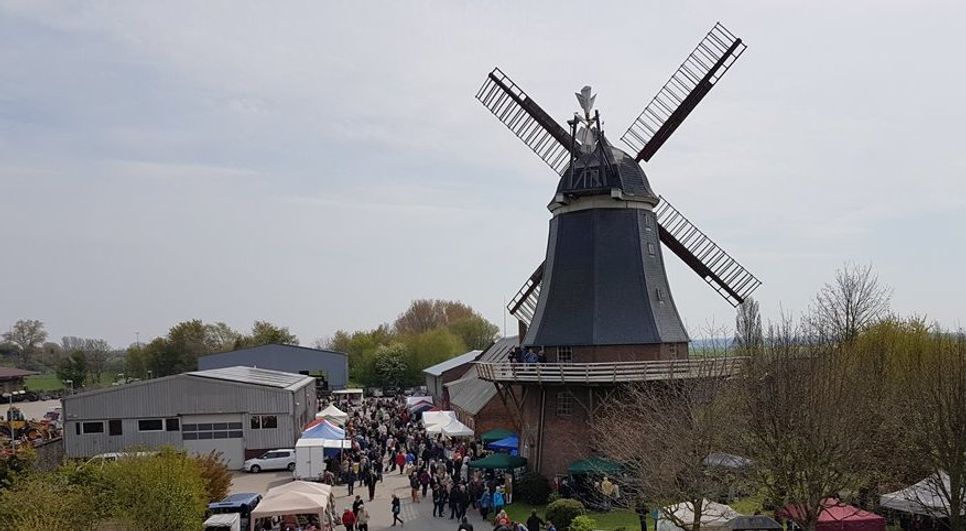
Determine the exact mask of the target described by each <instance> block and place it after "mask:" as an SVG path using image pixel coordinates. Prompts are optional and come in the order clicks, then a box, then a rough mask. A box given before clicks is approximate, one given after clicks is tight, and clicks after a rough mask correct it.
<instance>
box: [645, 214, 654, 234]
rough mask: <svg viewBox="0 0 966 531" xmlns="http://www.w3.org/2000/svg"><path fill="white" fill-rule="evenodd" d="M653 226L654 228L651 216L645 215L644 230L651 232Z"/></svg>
mask: <svg viewBox="0 0 966 531" xmlns="http://www.w3.org/2000/svg"><path fill="white" fill-rule="evenodd" d="M653 226H654V220H652V219H651V216H648V215H647V214H644V229H645V230H647V231H648V232H650V231H651V227H653Z"/></svg>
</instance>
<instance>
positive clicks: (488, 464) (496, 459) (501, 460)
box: [469, 454, 527, 470]
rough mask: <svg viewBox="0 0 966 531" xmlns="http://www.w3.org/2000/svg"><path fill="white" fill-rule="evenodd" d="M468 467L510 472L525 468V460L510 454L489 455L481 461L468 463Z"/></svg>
mask: <svg viewBox="0 0 966 531" xmlns="http://www.w3.org/2000/svg"><path fill="white" fill-rule="evenodd" d="M469 466H470V468H485V469H486V470H510V469H512V468H519V467H522V466H527V460H526V459H525V458H523V457H519V456H516V455H510V454H490V455H488V456H486V457H484V458H483V459H477V460H476V461H470V465H469Z"/></svg>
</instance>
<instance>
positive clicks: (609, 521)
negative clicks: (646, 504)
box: [506, 502, 654, 531]
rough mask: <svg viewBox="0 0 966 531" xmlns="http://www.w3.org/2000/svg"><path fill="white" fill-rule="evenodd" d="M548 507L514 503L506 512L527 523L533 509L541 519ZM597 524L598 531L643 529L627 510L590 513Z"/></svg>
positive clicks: (651, 527)
mask: <svg viewBox="0 0 966 531" xmlns="http://www.w3.org/2000/svg"><path fill="white" fill-rule="evenodd" d="M546 508H547V506H546V505H537V506H534V505H527V504H526V503H523V502H514V503H512V504H510V505H508V506H507V508H506V512H507V514H508V515H510V518H512V519H513V520H514V521H516V522H525V521H526V520H527V518H529V516H530V511H532V510H533V509H536V510H537V514H538V515H540V518H544V516H545V514H544V511H545V510H546ZM587 516H590V517H591V518H593V519H594V522H596V523H597V529H604V530H606V531H614V530H615V529H618V528H621V527H623V528H625V529H626V530H627V531H639V530H640V528H641V523H640V520H638V519H637V515H636V514H634V513H633V512H632V511H627V510H613V511H610V512H607V513H594V512H591V513H588V514H587ZM647 528H648V529H650V530H652V531H653V529H654V522H652V521H651V520H650V519H648V523H647Z"/></svg>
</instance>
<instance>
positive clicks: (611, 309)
mask: <svg viewBox="0 0 966 531" xmlns="http://www.w3.org/2000/svg"><path fill="white" fill-rule="evenodd" d="M745 48H746V46H745V44H744V43H743V42H742V40H741V39H739V38H737V37H735V36H734V35H733V34H732V33H731V32H729V31H728V30H727V29H726V28H725V27H724V26H722V25H721V24H720V23H718V24H715V26H714V27H713V28H712V29H711V31H709V32H708V33H707V35H705V37H704V38H703V39H702V40H701V41H700V42H699V43H698V45H697V46H696V47H695V48H694V50H693V51H692V52H691V53H690V54H689V55H688V56H687V58H686V59H685V60H684V62H683V63H681V65H680V66H679V67H678V69H677V70H676V71H675V72H674V74H672V75H671V77H670V79H668V81H667V82H666V83H665V84H664V86H663V87H661V89H660V90H659V91H658V92H657V94H656V95H655V96H654V97H653V98H652V99H651V101H650V102H649V103H648V104H647V106H646V107H645V108H644V110H643V111H642V112H641V113H640V115H638V116H637V118H635V119H634V121H633V122H632V123H631V125H630V126H629V127H628V129H627V131H626V132H625V133H624V134H623V136H622V137H621V140H622V141H623V143H624V144H625V145H626V146H627V147H628V148H629V151H628V152H625V151H623V150H621V149H618V148H616V147H614V146H613V145H611V143H610V142H609V140H608V139H607V137H606V135H605V134H604V130H603V128H602V126H601V121H600V114H599V111H596V110H594V99H595V96H594V94H593V93H592V90H591V88H590V87H584V88H583V89H582V90H581V91H580V92H578V93H577V99H578V102H579V104H580V107H581V111H582V113H575V115H574V119H572V120H570V121H568V122H567V125H568V126H569V128H565V127H563V126H562V125H560V124H559V123H557V122H556V121H554V119H553V118H551V117H550V115H549V114H547V113H546V112H545V111H544V110H543V109H542V108H541V107H540V106H539V105H538V104H537V103H536V102H535V101H534V100H533V99H532V98H531V97H530V96H529V95H528V94H527V93H526V92H524V91H523V90H522V89H521V88H520V87H519V86H517V85H516V84H515V83H514V82H513V81H512V80H511V79H510V78H509V77H508V76H507V75H506V74H504V73H503V72H502V71H501V70H500V69H499V68H496V69H494V70H493V71H492V72H490V73H489V75H488V76H487V78H486V81H485V82H484V84H483V86H482V88H481V89H480V90H479V92H478V93H477V95H476V98H477V99H478V100H479V101H480V102H481V103H483V105H484V106H485V107H486V108H487V109H488V110H489V111H491V112H492V113H493V114H494V115H495V116H496V117H497V118H498V119H499V120H500V121H501V122H502V123H503V124H504V125H506V126H507V127H508V128H509V129H510V131H511V132H513V133H514V134H515V135H516V136H517V137H518V138H519V139H520V140H522V141H523V143H524V144H526V145H527V147H529V148H530V149H531V150H532V151H533V152H534V153H536V155H537V156H538V157H540V159H542V160H543V161H544V162H545V163H546V164H547V165H548V166H550V168H551V169H553V170H554V171H555V172H556V173H557V174H558V175H559V176H560V180H559V182H558V186H557V190H556V193H555V195H554V198H553V200H552V201H551V203H550V205H549V206H548V208H549V209H550V210H551V212H552V213H553V218H552V220H551V226H550V238H549V242H548V248H547V256H546V259H545V260H544V262H543V263H541V264H540V265H539V266H538V267H537V268H536V269H535V270H534V272H533V274H532V275H531V276H530V277H529V278H528V279H527V281H526V282H525V283H524V285H523V287H522V288H520V290H519V291H518V292H517V294H516V296H514V297H513V299H512V300H511V301H510V303H509V304H508V306H507V308H508V309H509V311H510V313H511V314H512V315H513V316H514V317H516V318H517V319H518V321H519V322H520V323H521V332H523V331H524V329H525V332H526V337H525V338H523V343H524V344H530V345H555V346H561V345H574V346H576V345H620V344H624V345H627V344H654V343H665V344H680V343H682V342H683V343H684V344H685V345H686V342H687V341H688V338H687V334H686V332H685V331H684V327H683V324H682V323H681V320H680V317H679V316H678V313H677V309H676V308H675V307H674V303H673V300H672V299H671V295H670V291H669V289H668V286H667V276H666V273H665V270H664V261H663V256H662V254H661V252H660V247H661V246H660V245H658V243H657V242H658V241H659V242H660V243H662V244H663V245H664V247H666V248H667V249H669V250H671V252H673V253H674V254H675V255H677V256H678V258H680V259H681V260H683V261H684V263H685V264H687V266H688V267H690V268H691V269H692V270H693V271H694V272H695V273H697V275H698V276H699V277H701V278H702V279H703V280H704V281H705V282H707V283H708V285H709V286H711V287H712V289H714V290H715V291H716V292H717V293H718V294H720V295H721V296H722V297H723V298H724V299H725V300H726V301H727V302H728V303H729V304H731V305H732V306H737V305H738V304H740V303H741V302H743V301H744V300H745V299H746V298H747V297H748V296H749V295H750V294H751V293H752V292H753V291H754V290H755V289H756V288H757V287H758V286H759V285H760V284H761V282H760V281H759V280H758V279H757V278H756V277H755V276H754V275H753V274H752V273H750V272H749V271H748V270H747V269H745V268H744V267H743V266H742V265H741V264H740V263H738V261H737V260H735V259H734V258H732V257H731V255H729V254H728V253H727V252H725V250H724V249H722V248H721V247H720V246H719V245H718V244H716V243H715V242H714V241H712V240H711V238H709V237H708V236H707V234H705V233H704V232H703V231H702V230H701V229H699V228H698V227H696V226H695V225H694V224H693V223H692V222H691V221H689V220H688V218H687V217H685V216H684V215H683V214H682V213H681V212H680V211H679V210H677V209H676V208H675V207H674V206H673V205H671V203H670V202H669V201H668V200H667V199H666V198H665V197H663V196H659V195H656V194H655V193H654V192H653V190H652V189H651V187H650V183H649V181H648V179H647V176H646V175H645V173H644V171H643V169H642V168H641V163H643V162H648V161H650V160H651V158H652V157H653V156H654V155H655V154H656V153H657V151H658V150H659V149H660V148H661V146H663V145H664V143H665V142H666V141H667V140H668V138H670V136H671V135H672V134H673V133H674V131H675V130H677V128H678V127H679V126H680V125H681V123H682V122H683V121H684V119H685V118H687V116H688V115H689V114H690V113H691V111H693V110H694V108H695V107H696V106H697V105H698V103H699V102H700V101H701V100H702V99H703V98H704V97H705V96H706V95H707V94H708V92H709V91H710V90H711V88H712V87H714V86H715V85H716V84H717V83H718V81H719V80H720V79H721V77H722V76H723V75H724V74H725V72H727V71H728V70H729V69H730V68H731V66H732V65H733V64H734V62H735V61H736V60H737V59H738V57H740V56H741V54H742V53H743V52H744V50H745ZM630 153H633V155H631V154H630ZM655 225H656V227H655ZM655 229H656V230H655ZM655 233H656V235H655ZM685 348H686V347H685Z"/></svg>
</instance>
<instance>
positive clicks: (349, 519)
mask: <svg viewBox="0 0 966 531" xmlns="http://www.w3.org/2000/svg"><path fill="white" fill-rule="evenodd" d="M342 525H344V526H345V531H353V530H354V529H355V528H356V515H355V513H353V512H352V509H351V508H350V507H346V508H345V511H344V512H343V513H342Z"/></svg>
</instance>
